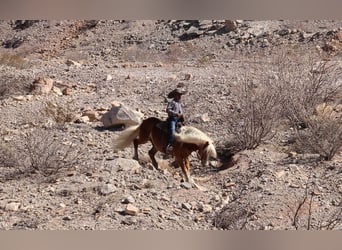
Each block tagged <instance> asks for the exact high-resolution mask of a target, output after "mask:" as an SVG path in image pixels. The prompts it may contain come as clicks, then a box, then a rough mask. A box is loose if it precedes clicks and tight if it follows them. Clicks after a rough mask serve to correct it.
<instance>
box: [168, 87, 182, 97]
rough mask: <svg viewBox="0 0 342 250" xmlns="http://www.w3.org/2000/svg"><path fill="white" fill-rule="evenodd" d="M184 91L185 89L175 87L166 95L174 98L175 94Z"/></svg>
mask: <svg viewBox="0 0 342 250" xmlns="http://www.w3.org/2000/svg"><path fill="white" fill-rule="evenodd" d="M185 93H186V91H185V90H184V89H181V88H176V89H174V90H172V91H171V92H170V93H169V94H168V95H167V97H168V98H174V97H175V95H176V94H179V95H184V94H185Z"/></svg>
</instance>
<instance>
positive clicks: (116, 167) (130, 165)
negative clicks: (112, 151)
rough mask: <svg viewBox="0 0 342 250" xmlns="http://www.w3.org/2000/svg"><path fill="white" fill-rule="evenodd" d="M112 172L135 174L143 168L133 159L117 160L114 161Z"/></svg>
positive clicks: (111, 165) (111, 166)
mask: <svg viewBox="0 0 342 250" xmlns="http://www.w3.org/2000/svg"><path fill="white" fill-rule="evenodd" d="M109 167H110V168H111V172H113V171H115V172H119V171H124V172H126V171H131V172H135V171H136V170H137V169H140V168H141V166H140V164H139V162H137V161H136V160H133V159H125V158H116V159H114V160H113V161H112V162H111V164H110V166H109Z"/></svg>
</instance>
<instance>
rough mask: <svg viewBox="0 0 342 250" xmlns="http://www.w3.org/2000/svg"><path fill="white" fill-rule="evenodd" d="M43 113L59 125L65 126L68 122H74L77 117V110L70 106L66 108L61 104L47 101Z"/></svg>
mask: <svg viewBox="0 0 342 250" xmlns="http://www.w3.org/2000/svg"><path fill="white" fill-rule="evenodd" d="M43 113H44V114H45V115H47V116H48V117H50V118H52V120H53V121H54V122H55V124H56V125H57V127H59V128H63V127H64V126H65V124H66V123H68V122H72V121H73V120H74V118H75V112H74V111H73V110H71V109H70V108H64V107H62V106H61V105H57V104H54V103H52V102H47V103H46V106H45V108H44V110H43Z"/></svg>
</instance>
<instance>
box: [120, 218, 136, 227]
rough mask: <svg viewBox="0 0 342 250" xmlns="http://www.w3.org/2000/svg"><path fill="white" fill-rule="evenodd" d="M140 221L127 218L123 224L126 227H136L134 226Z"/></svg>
mask: <svg viewBox="0 0 342 250" xmlns="http://www.w3.org/2000/svg"><path fill="white" fill-rule="evenodd" d="M137 222H138V220H137V219H136V218H134V217H128V218H125V219H124V220H123V221H122V222H121V224H124V225H128V226H130V225H134V224H137Z"/></svg>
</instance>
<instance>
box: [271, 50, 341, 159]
mask: <svg viewBox="0 0 342 250" xmlns="http://www.w3.org/2000/svg"><path fill="white" fill-rule="evenodd" d="M274 65H275V72H276V73H275V76H276V77H275V82H276V84H277V88H278V90H279V92H280V95H279V96H280V99H279V101H280V103H281V106H282V115H283V117H284V118H286V119H287V120H288V121H289V124H290V125H291V127H292V128H293V129H294V134H295V138H294V141H295V147H296V148H297V149H300V151H301V152H308V153H317V154H319V155H321V157H322V158H323V159H326V160H330V159H331V158H332V157H333V156H334V154H335V153H336V152H337V151H338V149H339V148H340V147H341V144H342V136H341V134H342V127H341V116H340V117H339V118H336V117H332V116H326V115H323V116H321V115H322V114H321V115H315V111H316V108H317V107H318V106H319V105H321V104H322V103H327V102H333V101H335V100H336V99H337V98H338V97H339V96H341V94H342V85H341V82H340V81H341V72H342V70H341V67H339V66H338V65H337V64H336V63H334V62H332V61H330V60H327V59H324V60H323V59H322V58H319V57H316V58H315V57H296V56H294V55H291V56H288V55H286V54H282V55H281V56H279V58H278V60H277V61H276V63H275V64H274ZM320 116H321V117H320Z"/></svg>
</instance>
